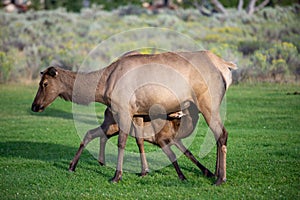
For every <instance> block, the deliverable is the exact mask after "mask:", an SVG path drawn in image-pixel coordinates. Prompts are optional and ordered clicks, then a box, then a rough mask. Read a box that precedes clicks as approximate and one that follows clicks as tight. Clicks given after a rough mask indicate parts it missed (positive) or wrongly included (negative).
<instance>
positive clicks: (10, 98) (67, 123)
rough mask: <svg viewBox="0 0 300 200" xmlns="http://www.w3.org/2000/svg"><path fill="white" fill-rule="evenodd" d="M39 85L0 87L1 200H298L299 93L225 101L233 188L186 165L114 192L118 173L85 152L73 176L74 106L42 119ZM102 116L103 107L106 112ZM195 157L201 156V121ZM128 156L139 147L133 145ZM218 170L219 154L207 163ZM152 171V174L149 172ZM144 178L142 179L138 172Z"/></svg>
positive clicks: (279, 89) (261, 88) (246, 88)
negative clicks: (36, 102) (34, 106)
mask: <svg viewBox="0 0 300 200" xmlns="http://www.w3.org/2000/svg"><path fill="white" fill-rule="evenodd" d="M36 89H37V85H29V86H26V85H25V86H24V85H0V106H1V110H0V137H1V141H0V178H1V181H0V194H1V199H74V198H90V199H104V198H109V199H125V198H126V199H143V198H150V199H299V198H300V192H299V189H300V178H299V177H300V159H299V156H300V152H299V144H300V123H299V122H300V96H299V95H287V93H288V92H295V91H298V92H299V90H300V88H299V86H296V85H276V84H275V85H268V84H259V85H237V86H232V87H231V88H230V90H229V91H228V93H227V117H226V118H227V119H226V122H225V125H226V128H227V130H228V131H229V140H228V154H227V158H228V162H227V179H228V181H227V183H226V184H224V185H222V186H220V187H215V186H213V185H212V183H213V181H214V180H213V179H207V178H205V177H203V176H202V174H201V173H200V171H199V170H198V169H197V168H196V166H194V165H193V164H192V163H191V162H190V161H189V160H187V159H186V158H185V157H183V156H182V157H180V159H179V164H180V166H181V168H182V170H183V173H184V174H185V176H186V177H187V179H188V181H184V182H182V181H180V180H179V179H178V178H177V175H176V172H175V170H174V168H173V167H172V166H167V167H165V168H163V169H161V170H156V171H151V172H150V174H149V175H148V176H146V177H144V178H141V177H139V176H138V175H137V174H135V173H126V172H125V173H124V175H123V180H122V181H121V182H120V183H118V184H111V183H110V182H109V179H110V178H111V177H112V176H113V174H114V169H113V168H110V167H101V166H99V165H98V164H97V160H96V159H95V158H94V157H93V156H92V155H91V154H90V153H89V152H88V151H84V153H83V155H82V158H81V160H80V161H79V164H78V167H77V170H76V172H75V173H70V172H68V170H67V169H68V165H69V162H70V160H71V159H72V158H73V156H74V154H75V152H76V150H77V148H78V145H79V143H80V138H79V136H78V135H77V133H76V129H75V127H74V121H73V115H72V104H71V103H69V102H64V101H62V100H56V101H55V102H54V103H53V104H52V105H51V106H50V107H49V108H48V109H47V110H46V111H45V112H44V113H32V112H31V111H30V106H31V103H32V101H33V98H34V95H35V92H36ZM99 109H100V110H102V109H104V107H100V108H99ZM199 126H200V128H199V129H198V133H197V136H196V139H195V140H194V141H193V144H192V145H191V146H190V149H191V151H192V152H193V153H194V154H195V155H198V154H199V149H200V148H199V145H198V143H199V141H202V140H203V133H201V131H205V130H206V125H205V124H204V123H203V120H202V121H201V122H200V123H199ZM129 140H130V141H129V144H128V145H129V146H128V148H135V147H131V146H130V145H134V143H131V141H133V139H132V138H131V139H129ZM201 161H202V163H203V164H204V165H206V166H207V167H209V168H210V169H212V170H213V168H214V164H215V149H214V150H213V151H212V152H210V153H209V154H208V156H206V157H205V158H204V159H202V160H201ZM150 168H151V166H150ZM137 173H138V171H137Z"/></svg>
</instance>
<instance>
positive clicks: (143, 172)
mask: <svg viewBox="0 0 300 200" xmlns="http://www.w3.org/2000/svg"><path fill="white" fill-rule="evenodd" d="M149 172H150V170H149V169H145V170H142V172H141V177H144V176H146V175H147V174H148V173H149Z"/></svg>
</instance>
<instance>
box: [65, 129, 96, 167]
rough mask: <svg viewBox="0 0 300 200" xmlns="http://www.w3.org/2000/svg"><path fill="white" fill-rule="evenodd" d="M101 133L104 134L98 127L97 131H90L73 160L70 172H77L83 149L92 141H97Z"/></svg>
mask: <svg viewBox="0 0 300 200" xmlns="http://www.w3.org/2000/svg"><path fill="white" fill-rule="evenodd" d="M101 132H102V130H101V127H97V128H95V129H92V130H89V131H88V132H87V133H86V134H85V136H84V139H83V141H82V142H81V143H80V146H79V148H78V151H77V153H76V154H75V156H74V158H73V160H72V161H71V163H70V166H69V171H75V168H76V166H77V163H78V160H79V158H80V156H81V153H82V151H83V149H84V148H85V147H86V145H87V144H88V143H89V142H90V141H92V140H93V139H95V138H97V137H100V136H101Z"/></svg>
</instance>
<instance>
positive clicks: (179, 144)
mask: <svg viewBox="0 0 300 200" xmlns="http://www.w3.org/2000/svg"><path fill="white" fill-rule="evenodd" d="M175 145H176V146H177V147H178V149H179V150H180V151H181V152H182V153H184V155H185V156H186V157H188V158H189V159H190V160H191V161H192V162H193V163H194V164H195V165H197V167H198V168H199V169H200V170H201V171H202V172H203V174H204V176H206V177H214V176H215V175H214V174H213V173H212V172H211V171H209V169H207V168H206V167H204V166H203V165H202V164H201V163H200V162H199V161H198V160H197V159H196V158H195V157H194V155H193V154H192V153H191V152H190V151H189V150H188V149H187V148H186V147H185V146H184V145H183V143H182V141H181V140H177V141H175Z"/></svg>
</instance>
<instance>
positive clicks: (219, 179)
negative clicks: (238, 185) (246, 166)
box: [215, 178, 226, 186]
mask: <svg viewBox="0 0 300 200" xmlns="http://www.w3.org/2000/svg"><path fill="white" fill-rule="evenodd" d="M225 182H226V178H225V179H222V178H218V180H217V181H216V182H215V186H219V185H221V184H222V183H225Z"/></svg>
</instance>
